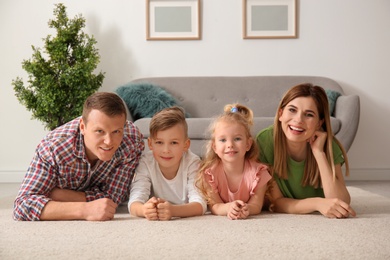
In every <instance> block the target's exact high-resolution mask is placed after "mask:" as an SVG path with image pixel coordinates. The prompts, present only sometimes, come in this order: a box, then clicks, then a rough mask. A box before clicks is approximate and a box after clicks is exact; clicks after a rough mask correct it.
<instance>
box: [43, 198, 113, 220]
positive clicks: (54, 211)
mask: <svg viewBox="0 0 390 260" xmlns="http://www.w3.org/2000/svg"><path fill="white" fill-rule="evenodd" d="M116 208H117V204H116V203H114V202H113V201H112V200H110V199H98V200H95V201H91V202H58V201H49V202H48V203H47V204H46V206H45V207H44V208H43V210H42V213H41V217H40V220H76V219H83V220H91V221H106V220H111V219H113V218H114V214H115V210H116Z"/></svg>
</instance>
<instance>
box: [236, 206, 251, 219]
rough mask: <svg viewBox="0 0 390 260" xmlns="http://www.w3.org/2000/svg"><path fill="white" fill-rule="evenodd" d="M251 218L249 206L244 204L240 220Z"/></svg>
mask: <svg viewBox="0 0 390 260" xmlns="http://www.w3.org/2000/svg"><path fill="white" fill-rule="evenodd" d="M248 216H249V207H248V204H246V203H245V204H244V206H242V208H241V212H240V215H239V216H238V218H239V219H245V218H247V217H248Z"/></svg>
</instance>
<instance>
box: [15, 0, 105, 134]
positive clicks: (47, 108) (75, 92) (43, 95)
mask: <svg viewBox="0 0 390 260" xmlns="http://www.w3.org/2000/svg"><path fill="white" fill-rule="evenodd" d="M54 15H55V18H56V19H54V20H49V22H48V25H49V27H50V28H54V29H55V30H56V32H57V33H56V35H55V36H54V37H53V36H51V35H48V36H47V37H46V38H44V39H43V40H44V43H45V44H44V52H43V53H41V50H40V48H36V47H34V46H32V50H33V55H32V58H31V59H29V60H23V62H22V68H23V69H24V70H25V71H27V73H28V77H29V79H28V85H27V86H25V85H24V83H23V80H22V79H21V78H20V77H17V78H16V79H15V80H13V81H12V85H13V87H14V90H15V92H16V94H15V95H16V97H17V99H18V100H19V102H20V103H21V104H23V105H24V106H26V108H27V110H29V111H32V118H35V119H38V120H40V121H42V122H44V123H45V128H46V129H49V130H53V129H54V128H56V127H58V126H60V125H62V124H64V123H66V122H68V121H70V120H72V119H74V118H75V117H78V116H80V115H81V112H82V107H83V104H84V101H85V99H86V98H87V97H88V96H89V95H91V94H92V93H94V92H96V91H97V90H98V89H99V88H100V87H101V85H102V83H103V79H104V73H102V72H100V73H99V74H97V75H95V74H94V71H95V69H96V67H97V64H98V63H99V61H100V56H99V53H98V50H97V49H96V48H95V47H94V45H95V44H96V43H97V42H96V40H95V38H94V37H93V36H89V35H87V34H85V33H84V32H83V31H82V29H83V28H84V27H85V19H84V18H83V17H82V16H81V15H78V16H76V17H75V18H74V19H69V18H68V17H67V13H66V7H65V6H64V5H63V4H61V3H60V4H56V5H55V9H54Z"/></svg>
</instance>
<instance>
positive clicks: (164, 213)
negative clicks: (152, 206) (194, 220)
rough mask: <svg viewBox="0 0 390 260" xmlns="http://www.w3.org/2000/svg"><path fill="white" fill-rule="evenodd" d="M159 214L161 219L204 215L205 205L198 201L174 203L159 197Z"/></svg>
mask: <svg viewBox="0 0 390 260" xmlns="http://www.w3.org/2000/svg"><path fill="white" fill-rule="evenodd" d="M158 202H159V203H158V205H157V214H158V219H159V220H170V219H171V218H173V217H181V218H183V217H193V216H200V215H203V206H202V205H201V204H200V203H198V202H190V203H186V204H181V205H173V204H172V203H170V202H169V201H166V200H164V199H161V198H158Z"/></svg>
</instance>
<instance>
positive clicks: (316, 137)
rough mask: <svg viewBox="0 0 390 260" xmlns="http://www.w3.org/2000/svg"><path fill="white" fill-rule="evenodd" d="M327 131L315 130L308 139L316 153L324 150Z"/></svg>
mask: <svg viewBox="0 0 390 260" xmlns="http://www.w3.org/2000/svg"><path fill="white" fill-rule="evenodd" d="M326 137H327V133H326V132H324V131H315V132H314V134H313V136H312V137H311V138H310V139H309V140H308V142H309V143H310V146H311V150H312V151H313V153H314V154H316V152H323V151H324V145H325V141H326Z"/></svg>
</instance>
